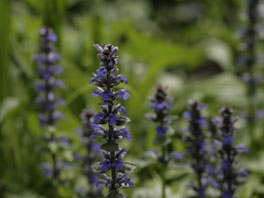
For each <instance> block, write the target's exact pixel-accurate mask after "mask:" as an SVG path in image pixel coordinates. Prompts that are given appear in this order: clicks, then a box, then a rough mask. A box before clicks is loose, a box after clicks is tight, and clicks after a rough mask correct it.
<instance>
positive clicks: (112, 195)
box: [106, 190, 123, 198]
mask: <svg viewBox="0 0 264 198" xmlns="http://www.w3.org/2000/svg"><path fill="white" fill-rule="evenodd" d="M106 198H123V195H122V194H120V193H119V192H117V191H113V190H110V191H109V193H108V194H107V195H106Z"/></svg>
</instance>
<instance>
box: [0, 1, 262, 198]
mask: <svg viewBox="0 0 264 198" xmlns="http://www.w3.org/2000/svg"><path fill="white" fill-rule="evenodd" d="M245 20H246V19H245V1H243V0H188V1H186V0H162V1H161V0H0V127H1V128H0V130H1V131H0V197H1V198H45V197H46V198H54V192H55V188H56V186H54V185H53V183H52V182H51V181H50V180H49V179H46V178H44V177H43V175H42V171H41V170H40V168H39V165H40V163H41V162H42V161H43V159H42V155H41V152H40V148H39V147H40V146H39V145H41V144H43V142H42V139H41V135H42V133H43V131H42V129H41V128H40V127H39V125H38V120H37V117H36V115H37V113H36V108H35V106H34V105H33V104H34V100H35V97H36V94H35V90H34V88H33V82H34V80H35V78H36V77H35V75H36V72H35V65H34V62H33V61H32V57H33V55H34V54H35V53H36V52H37V51H38V47H39V35H38V30H39V29H40V28H41V27H43V26H48V27H51V28H53V29H54V30H55V32H56V33H57V34H58V35H59V42H58V45H57V49H58V51H59V52H60V53H61V55H62V57H63V60H62V61H61V65H62V67H63V68H64V70H65V72H64V74H63V76H62V80H63V81H64V82H65V84H66V90H64V91H61V93H60V94H61V95H62V96H63V98H65V100H66V106H65V107H64V108H63V113H64V114H65V115H66V120H65V121H60V123H59V124H58V127H57V130H58V131H60V133H62V134H67V135H68V136H69V137H72V146H73V147H74V148H79V147H80V145H81V143H80V141H79V139H78V138H76V137H75V136H74V135H73V131H74V130H75V129H76V128H77V127H78V126H79V125H80V119H79V115H80V113H81V111H82V110H83V109H84V108H85V107H87V106H90V107H92V106H94V107H95V106H98V105H96V104H97V102H98V100H96V99H94V98H91V97H88V96H89V94H90V93H91V90H92V89H93V88H94V86H92V85H89V79H90V77H91V74H92V72H94V71H95V70H96V68H97V67H98V65H99V61H98V60H97V57H96V54H97V52H96V50H95V49H94V48H93V46H92V45H93V43H99V44H101V43H112V44H114V45H116V46H118V47H119V51H118V55H119V57H120V64H119V67H120V72H122V73H123V74H124V75H125V76H126V77H127V79H128V81H129V83H128V86H127V85H126V87H127V89H128V91H129V92H130V94H131V96H132V97H131V98H130V99H129V100H128V101H126V103H125V106H126V107H127V111H128V115H129V117H130V118H131V123H130V124H129V128H130V129H131V134H132V137H133V139H132V141H131V142H130V143H129V144H126V145H125V147H126V148H127V149H128V150H129V152H128V158H129V159H130V161H133V162H134V163H136V164H137V166H138V168H137V170H136V171H135V172H134V176H135V187H134V188H133V189H128V190H127V191H126V193H127V194H128V195H129V197H133V198H148V197H151V198H158V197H159V194H160V183H159V182H160V179H159V177H158V174H157V169H156V167H155V165H154V164H153V162H152V161H151V160H147V159H145V157H144V155H143V154H142V153H143V152H145V151H147V150H149V149H151V148H153V147H154V145H153V143H152V140H153V138H154V136H155V129H154V126H153V124H152V123H150V122H149V121H147V120H146V119H145V113H146V112H148V111H150V108H149V104H148V96H149V95H151V94H153V92H154V87H155V86H156V85H158V84H162V85H164V86H167V87H168V91H169V94H170V96H171V97H173V98H174V103H175V106H174V108H173V110H172V112H171V113H172V114H173V115H176V116H177V119H176V121H175V122H174V123H173V127H174V128H175V131H176V135H175V141H174V144H173V145H172V147H173V148H174V149H177V150H179V151H180V152H183V151H184V144H183V143H182V142H181V140H180V133H179V131H180V130H181V129H183V128H184V127H186V122H185V121H184V119H183V118H182V113H183V111H184V110H185V109H186V101H187V100H188V99H190V98H192V99H196V100H199V101H201V102H202V103H206V104H208V109H207V110H206V112H205V115H206V116H208V117H210V116H215V115H218V110H219V108H220V107H222V106H224V105H229V106H231V107H232V108H234V110H235V112H236V115H241V114H242V113H243V112H246V111H247V109H248V104H247V98H246V96H245V94H246V86H245V85H244V83H243V82H242V81H241V80H240V79H239V78H238V77H237V75H236V71H237V66H236V59H237V57H238V56H239V53H240V51H239V46H240V43H241V41H240V40H239V39H238V38H237V36H236V35H237V32H238V31H239V29H240V28H241V27H242V26H243V25H244V24H245V23H246V21H245ZM259 46H260V47H259V49H258V50H259V52H260V53H263V49H262V48H263V47H262V46H263V42H262V41H259ZM255 68H256V71H257V73H259V74H261V73H263V66H262V65H261V64H258V65H256V67H255ZM262 90H263V84H260V86H259V89H258V92H257V95H256V105H257V108H258V109H261V108H263V107H264V104H263V103H264V100H261V99H262V98H263V94H264V92H263V91H262ZM237 127H238V128H239V130H238V131H237V134H236V137H237V142H238V143H243V144H246V145H247V146H248V147H249V151H250V154H249V156H246V157H242V158H241V159H240V162H239V166H241V167H245V168H247V170H248V171H249V173H250V178H249V181H248V183H247V184H246V185H245V186H244V187H242V188H240V189H239V194H240V196H239V197H240V198H249V197H250V198H263V197H264V152H263V149H264V144H263V143H262V141H263V139H264V136H263V134H264V133H263V127H264V122H263V120H259V121H258V122H257V123H256V126H255V127H254V131H252V130H251V131H249V130H248V127H247V125H246V122H245V121H243V119H240V120H239V122H238V123H237ZM249 137H251V139H250V138H249ZM252 140H254V143H252ZM252 144H254V147H253V146H252ZM255 145H257V146H255ZM139 156H140V157H139ZM187 167H188V166H185V165H177V166H174V167H172V168H171V169H170V172H169V173H168V177H169V179H168V183H169V184H170V188H168V189H167V190H168V197H169V198H171V197H173V198H174V197H175V198H182V197H184V196H186V195H188V194H189V193H190V192H189V191H190V190H189V189H188V188H187V185H188V182H189V181H190V178H191V174H189V173H190V170H189V169H188V168H187ZM74 171H75V170H74ZM77 175H78V171H76V173H75V172H74V173H73V174H71V175H70V176H69V180H70V182H69V183H68V184H67V186H63V187H57V188H59V189H58V191H59V194H60V196H61V197H65V198H68V197H69V198H72V197H74V196H75V195H74V186H75V184H76V183H77V182H76V181H77V179H76V178H77V177H78V176H77Z"/></svg>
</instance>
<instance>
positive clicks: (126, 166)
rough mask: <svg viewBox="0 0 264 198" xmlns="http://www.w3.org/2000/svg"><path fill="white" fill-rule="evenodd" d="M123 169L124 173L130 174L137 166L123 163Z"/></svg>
mask: <svg viewBox="0 0 264 198" xmlns="http://www.w3.org/2000/svg"><path fill="white" fill-rule="evenodd" d="M123 168H124V172H125V173H131V172H133V171H134V170H135V169H136V168H137V166H136V165H135V164H133V163H131V162H124V164H123Z"/></svg>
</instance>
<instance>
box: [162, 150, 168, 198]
mask: <svg viewBox="0 0 264 198" xmlns="http://www.w3.org/2000/svg"><path fill="white" fill-rule="evenodd" d="M161 166H162V167H161V168H162V170H161V182H162V184H161V198H166V177H165V172H166V166H167V164H166V147H165V146H163V147H162V157H161Z"/></svg>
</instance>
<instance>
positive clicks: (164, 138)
mask: <svg viewBox="0 0 264 198" xmlns="http://www.w3.org/2000/svg"><path fill="white" fill-rule="evenodd" d="M150 105H151V107H152V108H153V110H154V114H149V115H148V116H147V118H149V119H150V120H152V121H153V122H154V123H155V124H156V138H155V140H154V143H155V144H157V145H158V146H160V147H161V154H159V153H158V152H157V151H156V150H151V152H152V153H154V154H155V156H156V158H157V160H158V163H159V164H160V165H161V171H160V176H161V180H162V191H161V192H162V196H161V197H162V198H165V197H166V192H165V191H166V177H165V171H166V170H167V165H168V163H169V162H170V161H171V160H172V159H173V158H176V159H178V160H180V159H181V155H180V154H179V153H177V152H169V149H168V145H169V144H170V143H171V138H170V136H171V135H173V134H172V128H170V126H169V124H170V123H171V118H170V117H169V110H170V109H171V107H172V104H171V98H168V96H167V92H166V90H165V88H163V87H162V86H158V87H157V88H156V93H155V97H154V98H151V99H150Z"/></svg>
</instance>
